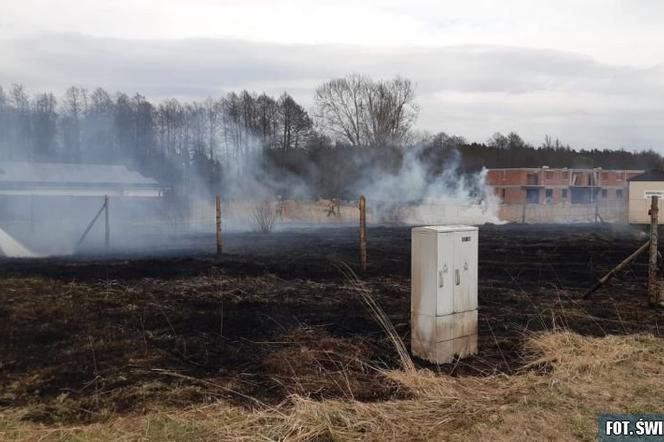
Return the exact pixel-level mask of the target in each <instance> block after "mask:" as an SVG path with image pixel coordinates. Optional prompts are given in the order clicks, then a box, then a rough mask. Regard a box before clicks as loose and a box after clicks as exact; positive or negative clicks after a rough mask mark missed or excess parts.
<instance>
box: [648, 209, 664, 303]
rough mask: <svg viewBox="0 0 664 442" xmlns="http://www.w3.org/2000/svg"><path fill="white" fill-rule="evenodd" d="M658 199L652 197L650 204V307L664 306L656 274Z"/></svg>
mask: <svg viewBox="0 0 664 442" xmlns="http://www.w3.org/2000/svg"><path fill="white" fill-rule="evenodd" d="M658 202H659V198H658V197H657V196H653V197H652V198H651V203H650V259H649V261H648V301H649V304H650V305H652V306H655V305H662V306H664V302H663V301H664V299H662V296H661V294H660V288H659V280H658V274H657V273H658V272H657V250H658V249H657V240H658V235H657V233H658V232H657V230H658V226H659V207H658Z"/></svg>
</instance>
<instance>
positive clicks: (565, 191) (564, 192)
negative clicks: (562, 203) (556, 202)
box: [563, 189, 567, 199]
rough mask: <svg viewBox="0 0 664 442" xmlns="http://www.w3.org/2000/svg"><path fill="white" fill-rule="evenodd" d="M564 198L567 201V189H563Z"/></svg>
mask: <svg viewBox="0 0 664 442" xmlns="http://www.w3.org/2000/svg"><path fill="white" fill-rule="evenodd" d="M563 198H564V199H567V189H563Z"/></svg>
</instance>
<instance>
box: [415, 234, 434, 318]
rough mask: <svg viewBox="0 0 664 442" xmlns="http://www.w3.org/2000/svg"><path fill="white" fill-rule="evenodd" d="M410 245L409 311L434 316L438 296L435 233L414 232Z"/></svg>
mask: <svg viewBox="0 0 664 442" xmlns="http://www.w3.org/2000/svg"><path fill="white" fill-rule="evenodd" d="M411 247H412V248H411V311H412V312H413V313H419V314H423V315H429V316H434V315H435V312H436V303H437V297H438V294H437V293H438V281H437V279H436V278H437V271H436V262H437V255H436V254H437V248H438V247H437V243H436V235H435V233H433V232H414V233H413V234H412V246H411Z"/></svg>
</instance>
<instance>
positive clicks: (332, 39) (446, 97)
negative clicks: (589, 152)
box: [0, 0, 664, 150]
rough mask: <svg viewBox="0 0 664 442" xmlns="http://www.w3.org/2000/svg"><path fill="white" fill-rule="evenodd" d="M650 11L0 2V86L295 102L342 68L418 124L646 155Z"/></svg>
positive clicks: (552, 1) (659, 34)
mask: <svg viewBox="0 0 664 442" xmlns="http://www.w3.org/2000/svg"><path fill="white" fill-rule="evenodd" d="M663 18H664V2H661V1H660V0H585V1H578V0H540V1H527V0H502V1H500V2H496V1H493V0H491V1H490V0H466V1H463V2H459V1H435V0H411V1H405V0H404V1H396V0H383V1H377V0H375V1H374V0H366V1H359V0H334V1H333V0H317V1H311V0H281V1H274V0H244V1H239V0H188V1H184V0H181V1H174V0H133V1H130V0H95V1H80V0H21V1H20V2H18V1H16V2H15V1H9V0H6V1H5V2H4V4H3V5H2V11H1V14H0V60H1V63H2V68H1V69H0V84H2V83H4V84H7V83H11V82H23V83H24V84H25V85H26V86H28V87H29V88H31V89H32V90H37V89H45V88H50V89H54V90H55V91H62V90H64V88H65V87H67V86H68V85H69V84H72V83H74V84H82V85H86V86H96V85H101V86H104V87H107V88H109V89H111V90H118V89H120V90H124V91H126V92H128V93H134V92H141V93H144V94H146V95H148V96H150V97H152V98H156V99H159V98H163V97H166V96H178V97H182V98H203V97H205V96H206V95H208V94H213V95H215V94H220V93H222V92H223V91H227V90H231V89H241V88H247V89H252V90H257V91H259V92H260V91H266V92H268V93H273V94H279V93H280V92H282V91H283V90H288V91H290V92H291V93H293V94H294V95H295V96H296V98H298V99H299V100H301V101H303V102H304V103H305V104H309V103H310V102H311V97H312V95H313V89H314V87H315V85H316V84H318V83H319V82H321V81H324V80H326V79H329V78H331V77H334V76H340V75H345V74H346V73H348V72H351V71H355V72H361V73H364V74H367V75H371V76H374V77H382V78H386V77H392V76H394V75H397V74H399V75H403V76H406V77H409V78H411V79H413V80H414V81H415V82H416V83H417V85H418V101H419V102H420V104H421V108H422V112H421V116H420V120H419V126H420V127H422V128H425V129H428V130H432V131H436V130H445V131H448V132H456V133H458V134H461V135H465V136H467V137H468V138H470V139H473V140H479V141H482V140H484V139H486V138H487V137H488V136H490V135H491V133H492V132H494V131H498V130H499V131H503V132H505V131H509V130H515V131H518V132H520V133H522V134H524V135H525V136H526V138H528V139H529V140H530V141H532V142H536V143H537V142H539V141H540V140H541V139H542V138H543V135H544V134H545V133H549V134H552V135H554V136H559V137H560V138H561V139H563V140H564V141H566V142H567V141H568V142H570V143H573V144H578V145H583V146H595V145H603V146H609V147H611V146H612V147H619V146H632V147H660V148H662V150H664V134H662V133H660V132H661V130H660V129H659V127H658V126H659V124H660V122H661V121H664V109H663V107H662V104H660V103H664V44H662V42H664V28H662V27H661V25H660V23H661V21H662V19H663Z"/></svg>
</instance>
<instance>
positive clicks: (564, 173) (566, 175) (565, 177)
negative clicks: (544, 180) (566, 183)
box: [563, 172, 569, 180]
mask: <svg viewBox="0 0 664 442" xmlns="http://www.w3.org/2000/svg"><path fill="white" fill-rule="evenodd" d="M563 178H564V179H566V180H568V179H569V172H563Z"/></svg>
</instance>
